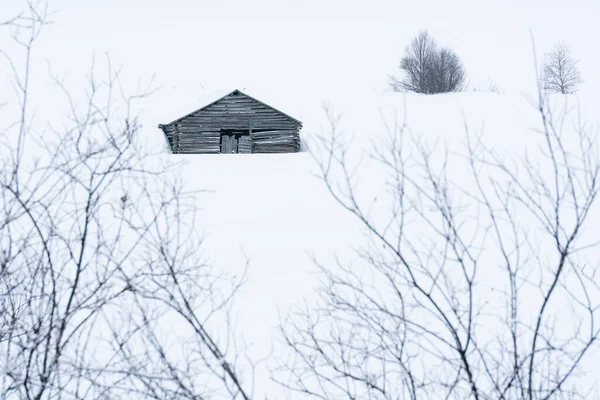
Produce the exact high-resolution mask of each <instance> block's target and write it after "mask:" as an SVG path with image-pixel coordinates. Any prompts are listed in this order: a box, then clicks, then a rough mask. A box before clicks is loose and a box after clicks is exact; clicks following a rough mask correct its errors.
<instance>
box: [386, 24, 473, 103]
mask: <svg viewBox="0 0 600 400" xmlns="http://www.w3.org/2000/svg"><path fill="white" fill-rule="evenodd" d="M400 70H401V71H402V73H403V76H402V77H395V76H392V77H390V87H391V89H392V90H394V91H397V92H399V91H409V92H415V93H424V94H436V93H447V92H458V91H461V90H463V87H464V84H465V79H466V74H465V70H464V67H463V64H462V61H461V60H460V58H459V57H458V55H457V54H456V53H455V52H454V51H453V50H451V49H450V48H447V47H446V48H441V49H440V48H439V46H438V44H437V42H436V40H435V39H434V38H433V37H432V36H431V35H430V34H429V33H428V32H427V31H421V32H420V33H419V35H418V36H417V37H416V38H414V39H413V40H412V42H411V43H410V45H408V46H407V47H406V49H405V55H404V57H402V59H401V61H400Z"/></svg>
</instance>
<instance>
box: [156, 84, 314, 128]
mask: <svg viewBox="0 0 600 400" xmlns="http://www.w3.org/2000/svg"><path fill="white" fill-rule="evenodd" d="M232 95H243V96H245V97H247V98H249V99H251V100H254V101H256V102H257V103H259V104H261V105H263V106H265V107H267V108H270V109H271V110H273V111H275V112H277V113H279V114H281V115H283V116H284V117H286V118H288V119H290V120H292V121H294V122H295V123H297V124H298V126H302V122H300V121H298V120H297V119H296V118H294V117H291V116H290V115H288V114H286V113H284V112H283V111H280V110H278V109H276V108H275V107H273V106H270V105H268V104H266V103H264V102H262V101H260V100H258V99H255V98H254V97H252V96H250V95H248V94H246V93H243V92H242V91H241V90H238V89H235V90H233V91H232V92H230V93H228V94H226V95H225V96H222V97H220V98H218V99H217V100H215V101H213V102H211V103H209V104H207V105H205V106H202V107H200V108H199V109H197V110H194V111H192V112H190V113H188V114H186V115H184V116H183V117H180V118H177V119H176V120H174V121H171V122H169V123H168V124H159V125H158V127H159V128H160V129H162V128H163V127H165V126H169V125H174V124H177V123H178V122H180V121H182V120H184V119H186V118H188V117H190V116H192V115H194V114H196V113H198V112H200V111H203V110H205V109H207V108H209V107H210V106H212V105H214V104H216V103H218V102H220V101H222V100H224V99H226V98H227V97H229V96H232Z"/></svg>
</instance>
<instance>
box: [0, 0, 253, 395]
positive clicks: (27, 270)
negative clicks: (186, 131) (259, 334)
mask: <svg viewBox="0 0 600 400" xmlns="http://www.w3.org/2000/svg"><path fill="white" fill-rule="evenodd" d="M47 20H48V5H47V3H46V2H45V1H34V0H30V1H28V2H26V5H25V9H24V10H23V12H22V13H20V14H18V15H16V16H14V17H12V18H8V19H5V22H3V24H2V26H0V29H3V30H2V32H0V34H8V35H9V36H12V38H13V39H14V41H13V43H11V46H7V41H2V46H3V47H1V48H0V57H1V59H0V63H1V64H0V65H2V66H1V67H0V71H2V72H3V73H4V72H6V73H7V78H9V80H10V81H11V82H12V83H13V86H14V88H15V89H16V91H15V93H16V95H15V98H14V99H9V98H8V97H3V100H5V101H8V103H7V104H6V106H5V107H4V108H2V109H1V110H0V111H1V113H0V124H1V125H0V140H1V143H0V146H1V150H0V399H2V400H8V399H37V400H42V399H111V400H112V399H136V398H140V399H144V398H145V399H148V398H150V399H202V398H207V397H209V396H210V398H218V397H219V396H222V397H221V398H229V399H231V398H242V399H249V398H250V395H251V390H250V388H247V387H246V385H247V384H248V382H249V379H251V377H246V379H245V380H243V379H242V375H243V374H242V372H243V371H240V369H238V365H239V364H240V362H241V361H243V360H240V359H239V356H241V355H243V353H238V352H237V351H236V350H238V346H236V345H235V342H232V340H233V339H234V337H233V335H232V331H231V329H230V327H229V326H228V325H227V324H226V322H227V321H229V318H228V310H229V308H230V305H231V300H232V297H233V296H234V294H235V292H236V290H237V287H238V286H239V284H240V281H234V280H232V279H230V278H228V277H227V276H226V275H225V274H223V273H222V272H219V271H218V270H217V269H215V268H213V267H210V266H209V265H207V264H206V263H205V262H204V261H203V257H202V253H201V252H202V242H201V240H200V239H199V238H198V236H197V232H196V229H197V228H195V226H194V225H195V224H194V219H195V211H196V209H197V205H196V204H197V196H196V195H195V193H189V192H186V191H185V190H184V188H183V186H182V185H181V183H180V182H178V181H177V179H176V176H177V173H176V172H177V169H178V166H177V165H173V164H172V163H170V162H169V161H168V160H165V159H164V157H163V155H162V154H153V153H152V152H151V151H149V150H148V149H147V146H146V144H145V143H144V141H143V140H142V136H144V135H140V133H141V129H142V128H141V126H140V123H139V118H138V116H137V115H136V114H135V112H134V109H135V108H136V105H135V104H136V101H139V100H140V99H142V98H144V97H145V96H147V95H149V94H151V93H152V92H153V85H152V84H151V83H150V84H149V85H148V87H142V88H140V91H139V92H138V93H137V94H135V95H133V96H130V95H126V94H125V92H124V90H123V84H122V83H123V82H122V81H121V79H120V76H121V70H120V69H118V68H114V67H113V65H112V63H111V62H110V59H109V58H107V60H106V61H107V62H106V65H105V66H103V67H100V66H99V64H98V63H94V64H93V66H92V68H91V70H90V73H89V78H88V81H87V82H86V84H85V88H84V89H83V92H84V94H83V95H82V97H78V96H77V95H76V94H74V93H76V92H74V91H73V90H71V89H69V84H68V82H67V80H66V79H63V78H60V77H58V76H56V75H52V76H51V78H52V79H53V82H54V84H55V88H56V90H57V91H58V92H60V93H62V98H63V99H65V101H66V104H67V115H66V117H65V118H62V119H61V118H60V117H56V119H55V120H51V121H48V122H47V123H44V124H36V121H34V119H33V113H31V112H30V110H31V109H32V107H33V106H34V105H35V103H33V102H32V98H35V96H32V93H35V92H33V91H32V90H33V89H32V88H31V85H30V81H31V77H30V75H31V73H32V72H31V71H32V68H31V63H32V61H33V58H32V54H33V53H34V50H35V43H36V40H37V38H38V37H39V35H40V32H42V30H43V27H44V25H45V24H46V23H47ZM99 70H102V71H103V72H99ZM81 86H82V85H77V87H81ZM57 99H58V96H55V97H54V101H58V100H57ZM223 321H224V322H225V323H222V322H223ZM213 327H214V328H213ZM169 328H171V329H169ZM174 332H175V333H174ZM230 342H232V344H230ZM177 349H179V350H177ZM244 364H246V362H245V361H244ZM247 365H249V368H252V364H251V363H249V364H247Z"/></svg>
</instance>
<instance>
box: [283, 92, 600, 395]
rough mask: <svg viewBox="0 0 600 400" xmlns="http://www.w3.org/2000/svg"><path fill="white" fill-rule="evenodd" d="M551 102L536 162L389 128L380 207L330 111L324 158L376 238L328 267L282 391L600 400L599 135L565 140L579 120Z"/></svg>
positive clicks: (543, 105)
mask: <svg viewBox="0 0 600 400" xmlns="http://www.w3.org/2000/svg"><path fill="white" fill-rule="evenodd" d="M541 92H542V91H541V89H540V97H539V115H540V127H541V129H540V135H539V137H538V140H537V141H536V143H535V146H534V147H533V148H535V151H534V152H533V153H531V152H529V153H528V155H526V156H524V157H522V158H518V159H515V158H514V157H513V156H510V157H509V155H501V154H499V152H498V151H497V150H494V149H493V148H491V147H487V146H486V145H485V143H484V142H483V141H482V139H481V137H478V136H475V135H473V134H470V133H469V132H468V131H467V135H466V140H467V141H466V143H467V145H466V153H465V154H464V156H457V157H453V156H450V155H449V152H448V151H442V152H440V151H439V150H437V149H436V148H431V147H430V146H427V145H426V144H425V143H424V141H423V140H421V139H420V138H419V137H418V136H416V135H415V134H413V133H412V132H411V131H410V129H409V128H408V127H407V126H406V125H402V124H400V123H395V124H391V125H390V128H389V131H390V135H389V140H388V141H387V142H386V143H384V144H382V145H381V146H378V147H377V148H376V150H375V152H374V154H373V156H374V160H373V162H374V163H375V165H377V166H379V167H380V168H381V170H382V171H384V172H385V173H386V175H385V176H386V177H387V180H386V182H387V191H386V193H387V195H386V194H379V193H378V195H377V202H376V203H372V202H367V201H366V200H365V196H363V195H365V194H364V193H361V191H360V186H358V185H357V179H358V177H357V176H356V175H355V174H356V173H357V171H360V167H359V166H357V165H353V164H351V163H350V161H349V158H348V154H349V152H350V151H351V150H352V149H351V148H349V147H348V146H346V145H345V144H343V143H342V142H341V141H340V140H341V139H340V137H341V136H340V134H339V133H338V132H337V130H338V125H339V120H338V118H337V117H336V116H335V115H333V114H332V113H330V114H329V115H330V121H331V135H327V136H325V137H323V138H322V139H321V144H320V146H319V147H317V149H316V150H315V152H314V155H315V158H316V160H317V161H318V163H319V165H320V167H321V174H322V177H323V180H324V182H325V184H326V186H327V188H328V189H329V191H330V192H331V194H332V195H333V197H334V198H335V199H336V200H337V202H338V203H339V204H340V205H341V206H342V207H344V208H345V209H346V210H348V211H349V212H350V213H351V214H352V215H354V216H355V217H356V218H357V219H358V220H359V221H360V222H361V223H362V226H363V227H364V229H365V230H366V231H367V232H368V238H369V241H368V242H367V243H365V245H364V246H363V247H361V248H360V249H358V251H357V253H356V257H355V259H354V260H350V261H345V260H343V259H342V258H341V257H340V258H338V259H336V260H335V262H322V261H321V262H318V263H317V265H318V266H320V267H321V272H322V276H323V285H322V287H321V291H320V293H321V295H320V296H319V302H318V305H317V306H306V307H304V308H297V309H295V310H294V311H293V312H291V313H290V315H289V317H288V318H287V319H285V320H284V321H283V322H282V325H281V330H282V334H283V337H284V339H285V343H286V344H287V348H288V352H287V354H286V356H284V357H283V358H282V360H281V363H280V367H279V368H278V369H277V370H276V371H275V373H274V377H275V379H276V380H277V381H278V382H279V383H280V384H281V385H283V386H285V387H287V388H289V389H290V390H293V391H297V392H299V393H302V394H303V395H304V396H307V397H311V398H320V399H338V398H339V399H347V398H351V399H404V398H406V399H466V398H472V399H492V398H493V399H574V398H589V395H590V394H591V392H590V391H588V390H589V389H590V385H589V383H590V381H585V380H581V379H580V378H582V376H583V377H584V376H585V374H586V373H591V374H592V375H594V374H595V371H590V370H582V369H581V367H582V365H583V364H582V363H583V362H584V361H585V360H586V357H587V361H588V362H589V361H590V357H589V355H590V354H591V351H592V349H595V350H597V349H598V335H599V334H600V326H599V325H598V322H597V320H598V316H599V315H598V313H599V309H600V287H599V286H598V284H597V283H596V282H595V281H594V279H593V274H592V273H591V268H590V267H589V266H588V272H586V271H585V267H584V265H583V263H581V262H580V261H582V258H581V257H583V254H585V251H588V254H590V256H594V251H597V246H596V244H597V237H594V236H593V233H591V235H590V232H588V231H587V229H588V228H591V227H592V226H593V225H594V221H593V218H594V217H593V216H592V215H593V214H594V213H596V214H595V215H597V213H598V211H599V210H598V204H597V201H596V200H597V195H598V190H599V188H600V186H599V185H600V181H599V178H600V154H599V149H598V146H597V143H596V141H595V135H596V133H595V132H591V131H589V130H586V129H584V128H583V127H581V128H579V129H577V130H576V132H575V133H574V136H568V135H565V134H564V132H561V131H560V130H557V128H556V127H558V126H563V124H562V119H563V118H566V117H565V115H564V114H560V115H559V114H557V115H555V114H554V113H552V112H551V108H550V107H549V105H548V104H547V102H546V100H545V98H544V97H543V95H542V94H541ZM567 137H571V138H573V137H574V138H575V139H574V140H567ZM456 165H459V166H461V167H463V168H465V169H464V170H462V169H461V171H463V172H462V173H461V174H460V176H461V179H460V180H456V179H454V177H455V176H456V175H458V174H457V173H455V172H453V171H456V170H453V169H452V168H451V167H450V166H456ZM371 168H374V167H373V166H371ZM376 171H380V170H376ZM465 171H466V172H465ZM370 173H373V170H372V169H370ZM467 177H469V178H468V179H467ZM372 195H373V194H372V193H370V196H372ZM371 198H372V197H371ZM586 232H587V233H586ZM586 235H587V236H586ZM588 240H589V241H588ZM590 249H594V250H593V251H592V252H591V253H589V251H590Z"/></svg>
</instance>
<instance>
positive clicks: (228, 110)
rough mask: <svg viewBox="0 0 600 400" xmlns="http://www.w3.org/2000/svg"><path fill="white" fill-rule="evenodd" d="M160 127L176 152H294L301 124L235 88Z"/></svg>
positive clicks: (296, 148)
mask: <svg viewBox="0 0 600 400" xmlns="http://www.w3.org/2000/svg"><path fill="white" fill-rule="evenodd" d="M158 127H159V128H160V129H162V131H163V132H164V134H165V136H166V139H167V141H168V143H169V147H170V148H171V151H172V152H173V153H174V154H178V153H181V154H218V153H228V154H229V153H295V152H298V151H300V129H301V128H302V123H301V122H300V121H298V120H297V119H294V118H292V117H290V116H289V115H287V114H284V113H283V112H281V111H279V110H277V109H275V108H273V107H271V106H269V105H267V104H265V103H263V102H261V101H259V100H257V99H255V98H253V97H250V96H248V95H247V94H245V93H242V92H240V91H239V90H234V91H233V92H231V93H229V94H227V95H225V96H223V97H221V98H220V99H218V100H216V101H214V102H212V103H210V104H208V105H206V106H204V107H202V108H200V109H198V110H196V111H194V112H192V113H189V114H187V115H184V116H183V117H181V118H178V119H176V120H175V121H173V122H170V123H168V124H160V125H158Z"/></svg>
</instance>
